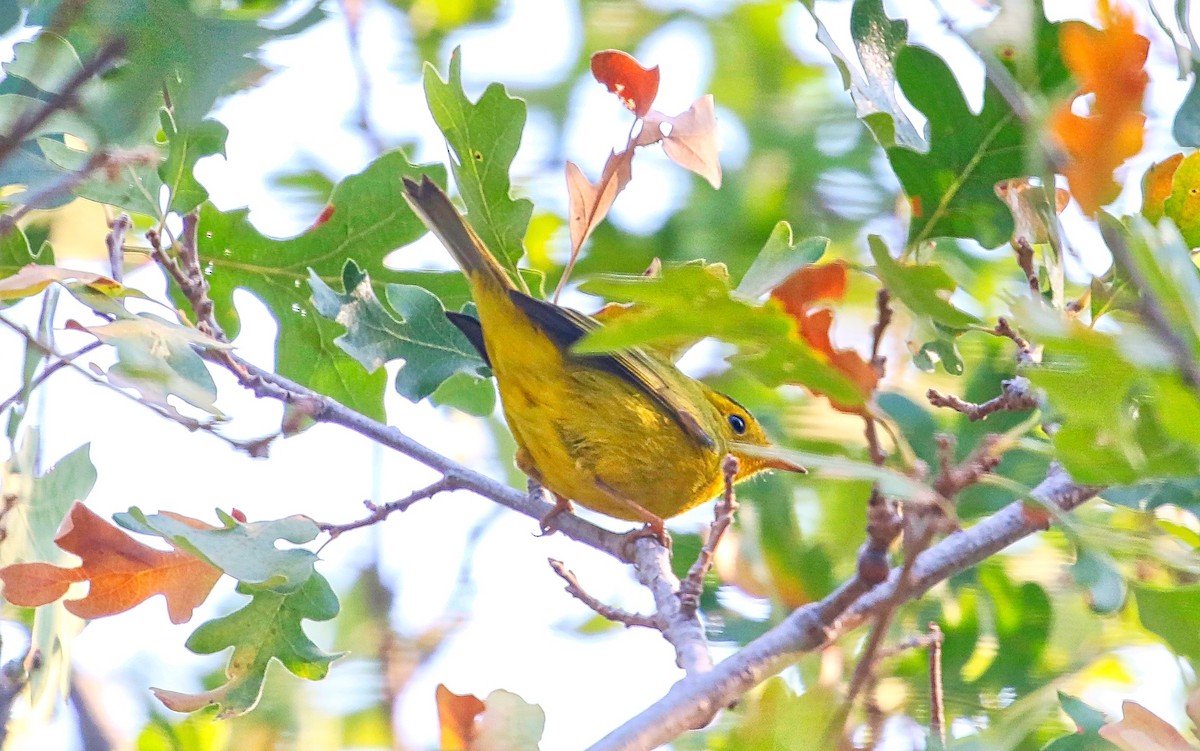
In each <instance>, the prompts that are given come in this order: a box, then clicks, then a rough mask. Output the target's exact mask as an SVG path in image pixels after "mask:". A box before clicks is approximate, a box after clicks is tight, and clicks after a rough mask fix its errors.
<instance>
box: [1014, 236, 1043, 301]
mask: <svg viewBox="0 0 1200 751" xmlns="http://www.w3.org/2000/svg"><path fill="white" fill-rule="evenodd" d="M1013 247H1014V249H1015V250H1016V251H1017V265H1018V266H1020V267H1021V273H1023V274H1024V275H1025V280H1026V282H1027V283H1028V284H1029V291H1030V292H1031V293H1032V294H1033V297H1034V299H1035V300H1037V299H1041V296H1042V283H1041V281H1040V280H1038V275H1037V271H1035V270H1034V268H1033V246H1032V245H1030V244H1029V240H1027V239H1026V238H1024V237H1018V238H1017V239H1016V242H1015V243H1014V244H1013Z"/></svg>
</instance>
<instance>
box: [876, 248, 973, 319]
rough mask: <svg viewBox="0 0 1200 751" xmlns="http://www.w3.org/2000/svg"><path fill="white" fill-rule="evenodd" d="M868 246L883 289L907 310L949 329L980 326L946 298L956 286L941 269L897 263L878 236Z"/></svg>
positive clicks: (927, 265)
mask: <svg viewBox="0 0 1200 751" xmlns="http://www.w3.org/2000/svg"><path fill="white" fill-rule="evenodd" d="M867 244H868V245H869V246H870V248H871V257H872V258H874V259H875V272H876V273H877V274H878V275H879V279H880V281H882V282H883V286H885V287H887V290H888V292H890V293H892V294H893V295H894V296H895V297H896V298H897V299H899V300H900V301H901V302H903V303H904V304H905V305H907V306H908V308H909V310H911V311H912V312H914V313H916V314H917V315H919V316H928V317H929V318H931V319H932V320H933V321H934V322H936V323H940V324H941V325H943V326H947V327H949V328H952V329H965V328H967V327H968V326H972V325H974V324H977V323H979V319H978V318H976V317H975V316H973V315H971V314H970V313H967V312H965V311H962V310H959V309H958V308H956V307H954V305H953V304H952V303H951V302H950V301H949V300H948V299H947V298H948V297H949V296H950V293H951V292H953V291H954V289H955V287H957V286H958V285H956V284H955V283H954V280H953V279H951V278H950V275H949V274H947V273H946V271H945V270H944V269H943V268H942V267H941V266H937V265H934V264H902V263H899V262H898V261H896V259H894V258H892V256H891V253H889V252H888V247H887V245H886V244H885V243H884V242H883V238H881V237H879V236H878V235H871V236H870V237H869V238H867Z"/></svg>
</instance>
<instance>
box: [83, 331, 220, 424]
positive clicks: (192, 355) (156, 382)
mask: <svg viewBox="0 0 1200 751" xmlns="http://www.w3.org/2000/svg"><path fill="white" fill-rule="evenodd" d="M67 327H68V328H74V329H76V330H79V331H86V332H88V333H89V334H91V335H92V336H94V337H96V338H97V339H98V340H100V341H101V342H103V343H105V344H107V345H109V346H111V347H113V348H114V349H116V351H117V363H116V364H115V365H113V366H112V367H110V368H109V369H108V372H107V376H108V380H109V382H110V383H112V384H113V385H115V386H119V387H122V388H131V389H135V390H136V391H137V392H138V393H139V394H141V397H142V399H144V400H146V401H148V402H151V403H153V404H155V405H156V406H158V408H159V409H162V410H163V411H165V412H168V413H170V414H172V415H177V414H178V410H176V409H175V407H174V406H172V405H171V403H170V402H169V401H168V397H170V396H176V397H179V398H180V399H182V400H184V401H185V402H187V403H188V404H191V405H192V406H193V407H196V408H198V409H202V410H204V411H205V412H208V413H209V414H212V415H214V416H216V417H218V418H223V417H224V415H223V414H222V413H221V411H220V410H219V409H217V407H216V404H215V402H216V399H217V386H216V384H215V383H214V382H213V379H212V375H211V374H210V373H209V372H208V367H207V366H206V365H205V364H204V360H203V359H201V357H200V355H199V354H197V352H196V348H201V349H228V348H229V347H230V345H228V344H223V343H221V342H218V341H217V340H215V339H212V338H210V337H208V336H205V335H204V334H201V333H200V332H199V331H197V330H196V329H193V328H188V327H186V326H180V325H179V324H177V323H171V322H170V321H166V320H163V319H162V318H159V317H158V316H155V315H151V314H149V313H141V314H139V315H137V316H131V317H129V318H122V319H118V320H116V321H113V322H112V323H107V324H104V325H102V326H84V325H82V324H79V323H76V322H75V321H70V322H68V324H67Z"/></svg>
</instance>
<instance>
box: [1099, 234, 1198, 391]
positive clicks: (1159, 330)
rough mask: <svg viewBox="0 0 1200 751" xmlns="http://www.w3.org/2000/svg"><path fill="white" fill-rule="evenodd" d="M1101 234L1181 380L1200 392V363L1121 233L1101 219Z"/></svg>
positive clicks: (1143, 315) (1143, 316)
mask: <svg viewBox="0 0 1200 751" xmlns="http://www.w3.org/2000/svg"><path fill="white" fill-rule="evenodd" d="M1100 234H1101V235H1103V236H1104V241H1105V242H1106V243H1107V244H1108V250H1109V252H1110V253H1112V256H1113V262H1114V263H1115V264H1116V265H1117V266H1118V267H1120V269H1121V271H1123V272H1124V273H1125V276H1127V277H1129V283H1130V284H1132V285H1133V288H1134V289H1136V290H1137V291H1138V293H1139V294H1138V302H1139V304H1138V307H1139V309H1140V312H1141V314H1142V318H1143V319H1145V321H1146V323H1147V324H1148V325H1149V326H1150V328H1151V330H1153V331H1154V333H1155V334H1157V335H1158V338H1159V339H1160V340H1161V341H1162V343H1163V345H1164V346H1166V348H1167V350H1168V351H1169V352H1170V353H1171V358H1172V359H1173V360H1174V361H1175V367H1176V368H1178V369H1179V376H1180V377H1181V378H1182V379H1183V382H1184V383H1186V384H1187V385H1188V386H1189V387H1191V388H1192V389H1193V390H1194V391H1196V392H1198V393H1200V363H1197V361H1196V353H1195V352H1193V351H1192V350H1191V347H1189V346H1188V344H1187V342H1185V341H1184V340H1183V337H1181V336H1180V335H1179V332H1177V331H1176V330H1175V329H1174V327H1172V326H1171V321H1170V319H1169V318H1168V317H1167V313H1166V311H1165V310H1163V306H1162V302H1161V301H1160V300H1159V299H1158V297H1157V296H1156V295H1155V292H1154V290H1153V289H1151V287H1150V285H1149V283H1147V281H1146V277H1145V276H1144V275H1143V274H1142V270H1141V269H1140V268H1139V267H1138V265H1137V262H1136V261H1134V258H1133V253H1131V252H1130V250H1129V246H1128V245H1126V244H1125V238H1124V237H1122V236H1121V233H1120V232H1117V231H1114V230H1112V229H1110V228H1109V227H1108V226H1107V225H1106V223H1104V222H1101V223H1100Z"/></svg>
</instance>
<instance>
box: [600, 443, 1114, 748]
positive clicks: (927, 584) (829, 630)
mask: <svg viewBox="0 0 1200 751" xmlns="http://www.w3.org/2000/svg"><path fill="white" fill-rule="evenodd" d="M1100 490H1101V488H1098V487H1095V486H1088V485H1080V484H1078V483H1076V482H1074V481H1073V480H1072V479H1071V478H1070V476H1069V475H1068V474H1067V473H1066V471H1065V470H1063V469H1062V468H1061V467H1060V466H1058V465H1057V464H1053V465H1051V468H1050V471H1049V472H1048V473H1047V475H1046V478H1045V479H1044V480H1043V481H1042V482H1041V483H1039V484H1038V486H1037V487H1036V488H1034V489H1033V490H1032V491H1031V493H1030V497H1031V499H1032V500H1033V502H1035V503H1040V504H1047V505H1050V506H1053V507H1054V508H1055V509H1057V510H1058V511H1064V512H1065V511H1070V510H1072V509H1074V508H1076V507H1077V506H1079V505H1080V504H1082V503H1084V502H1085V501H1087V500H1088V499H1090V498H1092V497H1093V496H1095V495H1096V494H1097V493H1098V492H1100ZM1045 527H1046V523H1045V516H1044V515H1038V514H1029V513H1027V511H1026V503H1025V502H1023V501H1016V502H1014V503H1011V504H1009V505H1008V506H1005V507H1004V508H1003V509H1001V510H1000V511H998V512H996V513H995V514H993V515H992V516H990V517H988V518H987V519H984V520H983V521H980V522H979V523H978V524H976V525H975V526H974V527H971V528H970V529H967V530H964V531H959V532H955V533H953V534H951V535H950V536H948V537H946V538H945V539H943V540H942V541H941V542H939V543H938V544H936V545H934V546H933V547H931V548H929V549H928V550H926V551H925V552H924V553H922V554H921V555H920V556H918V557H917V559H916V562H915V563H914V565H913V567H912V572H911V577H910V585H909V588H908V591H907V599H914V598H916V597H919V596H920V595H922V594H924V593H925V592H926V591H928V590H929V589H930V588H931V587H933V586H934V585H935V584H937V583H938V582H941V581H943V580H945V579H947V578H948V577H950V576H952V575H953V574H956V573H958V572H959V571H962V570H964V569H966V568H968V567H970V566H973V565H975V564H976V563H979V562H980V561H982V560H984V559H985V558H987V557H988V556H991V555H993V554H995V553H997V552H999V551H1000V550H1003V549H1004V548H1006V547H1008V546H1009V545H1011V544H1012V543H1014V542H1016V541H1017V540H1020V539H1022V538H1024V537H1028V536H1029V535H1031V534H1033V533H1034V532H1038V531H1040V530H1042V529H1045ZM900 585H901V582H900V572H899V571H896V572H893V574H892V576H891V577H890V578H889V579H888V581H887V582H886V583H884V584H882V585H880V586H878V587H875V588H874V589H871V590H870V591H867V589H868V587H867V585H866V584H864V583H863V582H862V581H861V580H860V579H858V578H857V577H856V578H854V579H851V580H850V581H849V582H846V583H845V584H843V585H842V586H841V587H839V588H838V589H837V590H836V591H834V592H833V593H832V594H830V595H829V596H828V597H826V598H825V599H824V600H821V601H820V602H815V603H812V604H809V605H806V606H804V607H802V608H800V609H798V610H796V611H794V612H793V613H792V614H791V615H789V616H788V617H787V618H786V619H785V620H784V621H783V622H782V623H780V624H779V625H778V626H776V627H774V628H772V629H771V630H770V631H768V632H767V633H765V634H763V635H762V636H760V637H759V638H757V639H755V640H754V641H752V642H750V643H749V644H748V645H746V646H745V647H744V648H743V649H742V650H740V651H739V652H737V653H736V654H734V655H733V656H731V657H729V658H728V659H726V660H725V661H724V662H722V663H720V664H719V665H717V666H716V667H715V668H713V669H712V670H711V671H708V672H707V673H704V674H701V675H690V676H688V677H687V678H684V679H683V680H681V681H680V682H679V683H677V684H675V685H674V686H673V687H672V688H671V690H670V691H668V692H667V694H666V696H664V697H663V698H662V699H660V700H659V701H657V702H655V703H654V704H653V705H651V706H650V707H648V708H647V709H646V710H645V711H643V712H641V713H640V714H638V715H637V716H636V717H634V718H632V719H630V720H629V721H628V722H626V723H625V724H623V725H621V726H620V727H619V728H617V729H616V730H614V731H613V732H612V733H610V734H609V735H607V736H605V737H604V738H603V739H602V740H600V741H599V742H597V743H595V744H594V745H592V746H591V748H590V750H589V751H618V750H619V751H639V750H642V749H645V750H647V751H648V750H649V749H653V748H656V747H658V746H659V745H661V744H663V743H667V742H668V741H670V740H672V739H674V738H676V737H678V736H679V735H680V734H682V733H683V732H685V731H687V730H690V729H693V728H697V727H703V726H704V725H705V724H707V722H708V721H709V720H710V719H711V718H712V717H713V715H715V714H716V712H717V710H718V709H720V708H721V707H723V706H726V705H728V704H729V703H730V702H732V701H734V700H735V699H737V698H738V697H740V696H741V695H742V694H744V693H746V692H747V691H749V690H750V689H751V688H753V687H754V686H756V685H758V684H759V683H761V682H762V681H764V680H766V679H767V678H768V677H770V676H772V675H774V674H776V673H778V672H779V671H780V670H782V669H783V668H785V667H787V666H788V665H790V664H791V663H792V662H794V661H795V660H796V659H798V658H799V657H800V656H801V655H803V654H804V653H806V652H811V651H814V650H816V649H818V648H820V647H822V646H824V645H825V644H827V643H829V642H830V641H831V640H832V639H834V638H837V637H838V636H840V635H842V634H845V633H846V632H848V631H850V630H852V629H854V628H856V627H858V626H859V625H861V624H862V623H863V622H864V621H865V620H867V619H869V618H871V617H873V616H874V615H875V614H877V613H878V612H880V610H882V609H883V608H885V607H886V606H887V605H888V603H889V602H890V600H891V598H892V597H893V595H894V594H895V592H896V590H897V588H898V587H899V586H900Z"/></svg>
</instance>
